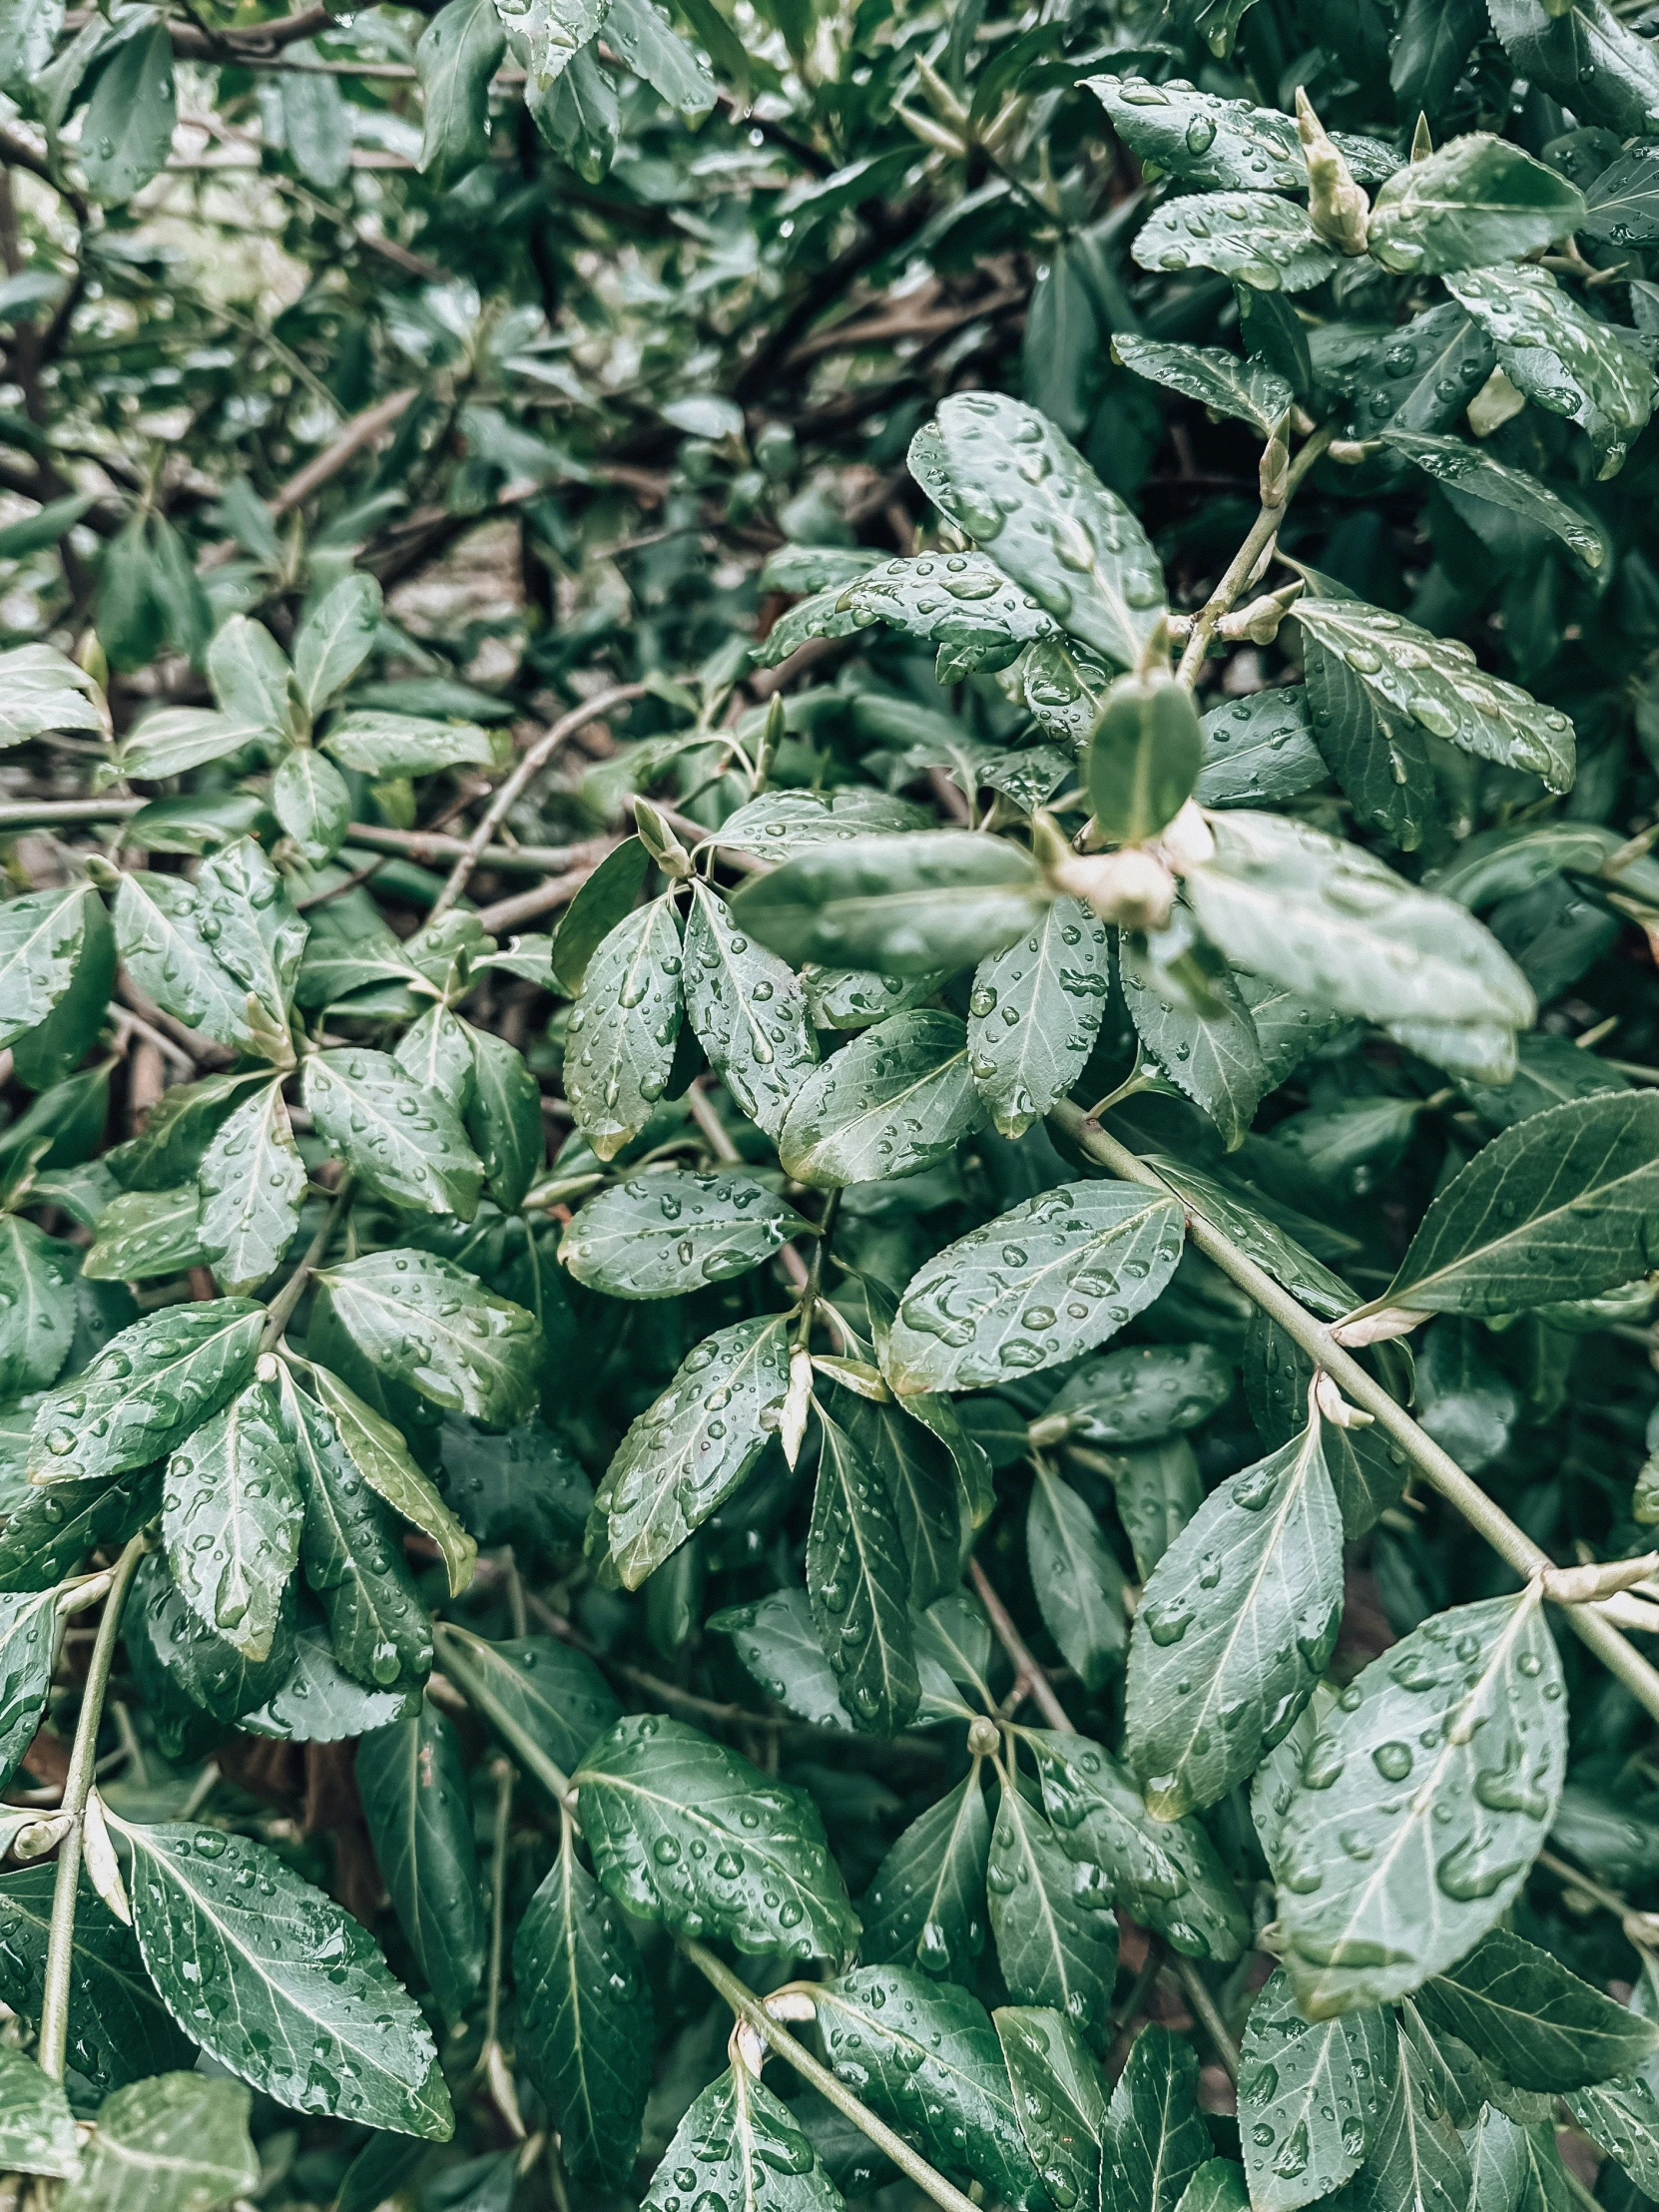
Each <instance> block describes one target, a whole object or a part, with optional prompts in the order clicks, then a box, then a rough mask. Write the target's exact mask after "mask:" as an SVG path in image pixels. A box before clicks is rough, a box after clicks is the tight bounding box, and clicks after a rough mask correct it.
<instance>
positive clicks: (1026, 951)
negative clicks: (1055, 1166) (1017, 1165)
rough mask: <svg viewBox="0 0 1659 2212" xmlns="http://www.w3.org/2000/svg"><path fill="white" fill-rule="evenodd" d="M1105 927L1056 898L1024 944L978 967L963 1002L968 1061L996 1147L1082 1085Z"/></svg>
mask: <svg viewBox="0 0 1659 2212" xmlns="http://www.w3.org/2000/svg"><path fill="white" fill-rule="evenodd" d="M1111 982H1112V966H1111V948H1110V945H1109V942H1108V936H1107V930H1106V925H1105V924H1104V922H1101V921H1097V920H1096V919H1095V917H1094V915H1093V914H1091V913H1090V912H1089V910H1088V908H1087V907H1086V906H1084V905H1083V904H1082V903H1081V901H1079V900H1078V899H1075V898H1057V899H1056V900H1055V901H1054V903H1053V905H1052V906H1050V907H1049V909H1048V912H1047V913H1046V914H1045V915H1044V916H1043V917H1042V918H1041V919H1040V920H1039V921H1038V922H1037V924H1036V926H1035V928H1034V929H1033V930H1032V932H1031V934H1030V935H1028V936H1025V937H1021V938H1019V939H1017V940H1016V941H1015V942H1014V943H1013V944H1011V945H1010V946H1009V947H1008V948H1007V950H1006V951H1004V952H997V953H993V954H992V955H991V956H990V957H989V958H987V959H984V960H981V961H980V963H979V965H978V968H977V969H976V970H975V972H974V977H973V995H972V997H971V998H970V999H969V1001H968V1061H969V1065H970V1066H971V1068H972V1071H973V1080H974V1084H975V1086H976V1088H977V1089H978V1092H979V1096H980V1097H981V1098H982V1099H983V1100H984V1102H985V1105H986V1107H987V1108H988V1109H989V1112H990V1117H991V1121H992V1123H993V1124H994V1126H995V1127H996V1129H997V1130H998V1131H999V1132H1000V1134H1001V1135H1003V1136H1004V1137H1020V1136H1023V1135H1024V1134H1025V1132H1026V1130H1027V1129H1028V1128H1029V1127H1030V1126H1031V1124H1032V1122H1034V1121H1036V1120H1038V1119H1039V1118H1040V1117H1041V1116H1042V1115H1043V1114H1046V1113H1047V1112H1048V1110H1049V1108H1050V1107H1051V1106H1052V1105H1053V1104H1054V1102H1055V1100H1056V1099H1058V1098H1063V1097H1064V1096H1065V1095H1066V1093H1067V1092H1068V1091H1069V1090H1070V1089H1071V1087H1072V1085H1073V1084H1074V1083H1075V1082H1076V1081H1077V1080H1078V1078H1079V1077H1080V1076H1081V1075H1082V1072H1083V1068H1084V1064H1085V1063H1086V1061H1087V1060H1088V1057H1089V1054H1090V1053H1091V1052H1092V1051H1093V1049H1094V1043H1095V1038H1096V1037H1097V1035H1098V1034H1099V1030H1100V1021H1101V1016H1102V1013H1103V1011H1104V1009H1105V1003H1106V996H1107V993H1108V991H1109V990H1110V989H1111Z"/></svg>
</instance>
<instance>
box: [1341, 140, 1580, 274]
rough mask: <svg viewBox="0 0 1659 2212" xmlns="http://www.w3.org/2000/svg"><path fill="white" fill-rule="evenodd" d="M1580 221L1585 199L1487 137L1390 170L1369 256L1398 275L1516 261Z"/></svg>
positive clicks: (1554, 174) (1449, 144) (1376, 208)
mask: <svg viewBox="0 0 1659 2212" xmlns="http://www.w3.org/2000/svg"><path fill="white" fill-rule="evenodd" d="M1583 220H1584V196H1583V194H1582V193H1581V192H1580V191H1579V190H1578V188H1577V186H1576V185H1573V184H1569V183H1568V181H1567V179H1566V178H1565V177H1563V176H1562V175H1561V174H1560V172H1559V171H1558V170H1554V169H1550V168H1549V167H1547V166H1546V164H1544V163H1543V162H1540V161H1535V160H1534V159H1533V158H1532V156H1531V155H1530V154H1526V153H1523V152H1522V151H1521V149H1520V148H1519V147H1518V146H1508V145H1505V144H1504V142H1503V140H1501V139H1496V138H1493V137H1492V136H1491V134H1490V132H1487V131H1471V132H1470V133H1469V134H1468V135H1467V136H1466V137H1464V138H1454V139H1448V140H1447V141H1446V143H1445V144H1444V145H1443V146H1437V147H1436V148H1435V149H1434V151H1433V153H1431V154H1429V155H1428V156H1427V157H1426V158H1425V159H1424V160H1422V161H1420V162H1408V163H1407V164H1406V166H1405V167H1404V168H1403V169H1396V170H1395V171H1394V173H1393V175H1392V176H1391V177H1390V178H1389V179H1388V181H1387V183H1386V184H1385V185H1384V186H1383V189H1382V191H1381V192H1380V193H1379V194H1378V195H1377V198H1376V200H1375V201H1374V202H1373V204H1372V211H1371V222H1370V227H1369V228H1370V243H1371V251H1372V253H1373V254H1374V255H1375V256H1376V257H1377V259H1378V260H1379V261H1380V262H1381V263H1382V264H1383V268H1384V269H1386V270H1391V271H1393V272H1394V273H1395V274H1396V275H1410V276H1419V277H1421V276H1429V275H1432V274H1435V273H1437V272H1439V271H1442V270H1448V269H1480V268H1483V267H1484V266H1486V265H1487V264H1488V263H1492V262H1518V261H1522V260H1524V259H1525V257H1526V256H1527V255H1528V254H1531V253H1535V252H1536V251H1537V250H1538V248H1540V247H1544V246H1552V245H1553V244H1554V243H1555V241H1556V240H1557V239H1564V238H1567V237H1569V236H1570V235H1571V233H1572V232H1574V231H1576V230H1577V229H1578V227H1579V225H1580V224H1581V223H1582V222H1583Z"/></svg>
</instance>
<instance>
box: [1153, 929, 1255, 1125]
mask: <svg viewBox="0 0 1659 2212" xmlns="http://www.w3.org/2000/svg"><path fill="white" fill-rule="evenodd" d="M1118 973H1119V975H1120V976H1121V977H1122V979H1123V996H1124V1001H1125V1003H1126V1004H1127V1006H1128V1008H1129V1015H1130V1019H1131V1020H1132V1021H1133V1022H1134V1024H1135V1031H1136V1034H1137V1035H1138V1036H1139V1038H1140V1040H1141V1042H1142V1043H1143V1044H1144V1045H1145V1047H1146V1049H1147V1051H1148V1052H1149V1053H1150V1054H1151V1056H1152V1058H1153V1059H1154V1060H1155V1061H1156V1062H1157V1064H1158V1066H1159V1067H1160V1068H1161V1069H1162V1070H1163V1072H1164V1074H1165V1075H1167V1076H1168V1077H1169V1079H1170V1081H1171V1082H1172V1083H1173V1084H1174V1085H1175V1087H1176V1089H1177V1090H1180V1091H1184V1092H1185V1093H1186V1095H1187V1096H1188V1097H1189V1098H1190V1099H1191V1100H1192V1101H1193V1104H1194V1105H1195V1106H1200V1107H1202V1108H1203V1110H1204V1112H1205V1113H1207V1114H1208V1115H1209V1117H1210V1119H1211V1120H1212V1121H1213V1122H1214V1123H1215V1125H1216V1127H1217V1129H1218V1130H1219V1131H1220V1132H1221V1138H1222V1142H1223V1143H1224V1144H1225V1145H1226V1146H1227V1148H1228V1150H1229V1151H1230V1152H1231V1151H1236V1150H1237V1149H1238V1147H1239V1146H1240V1145H1241V1144H1242V1143H1243V1142H1244V1140H1245V1138H1246V1137H1247V1136H1248V1135H1249V1134H1250V1125H1251V1123H1252V1122H1253V1121H1254V1119H1255V1118H1256V1109H1257V1107H1258V1106H1259V1105H1260V1104H1261V1102H1262V1099H1263V1096H1264V1094H1265V1093H1266V1091H1267V1089H1268V1071H1267V1068H1266V1067H1265V1065H1264V1064H1263V1060H1262V1047H1261V1043H1260V1041H1259V1039H1258V1038H1257V1035H1256V1024H1255V1021H1254V1020H1253V1019H1252V1017H1251V1012H1250V1008H1249V1007H1248V1006H1247V1005H1246V1003H1245V1001H1244V998H1243V996H1242V995H1241V993H1240V991H1239V987H1238V985H1237V983H1236V982H1235V981H1234V979H1233V977H1232V976H1231V975H1230V974H1228V973H1227V972H1226V971H1225V970H1223V971H1222V972H1221V973H1220V974H1217V975H1210V976H1206V978H1205V984H1206V988H1207V990H1208V992H1209V995H1210V998H1211V1001H1212V1003H1211V1005H1210V1007H1208V1008H1203V1007H1189V1006H1184V1005H1183V1004H1182V1003H1181V1001H1180V999H1179V998H1178V997H1177V996H1176V994H1175V993H1174V991H1173V990H1172V989H1171V988H1170V985H1169V983H1168V981H1167V980H1166V979H1165V977H1164V976H1163V975H1161V974H1160V972H1159V969H1158V965H1157V961H1156V959H1155V957H1154V956H1153V954H1152V951H1151V948H1150V947H1149V945H1148V942H1147V939H1146V938H1145V937H1143V936H1142V935H1141V934H1140V933H1139V931H1136V930H1127V929H1126V930H1121V931H1120V932H1119V934H1118Z"/></svg>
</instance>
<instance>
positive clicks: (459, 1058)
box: [392, 1005, 539, 1127]
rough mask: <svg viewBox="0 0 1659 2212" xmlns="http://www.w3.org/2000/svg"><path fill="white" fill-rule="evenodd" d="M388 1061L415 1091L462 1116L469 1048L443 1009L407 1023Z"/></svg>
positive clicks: (465, 1033)
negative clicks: (438, 1099)
mask: <svg viewBox="0 0 1659 2212" xmlns="http://www.w3.org/2000/svg"><path fill="white" fill-rule="evenodd" d="M392 1058H393V1059H394V1060H395V1061H396V1062H397V1064H398V1066H399V1067H400V1068H401V1069H402V1070H403V1072H404V1074H405V1075H406V1076H408V1077H409V1079H410V1080H411V1082H413V1083H414V1084H415V1086H416V1087H417V1088H418V1089H420V1090H423V1091H436V1092H438V1093H439V1095H440V1096H441V1097H442V1098H443V1100H444V1101H445V1103H446V1104H447V1105H449V1106H452V1107H453V1108H454V1110H455V1112H456V1114H457V1115H462V1114H464V1113H465V1112H466V1109H467V1107H468V1105H469V1104H470V1103H471V1099H472V1089H473V1075H472V1065H473V1054H472V1044H471V1041H470V1033H469V1030H468V1027H467V1025H466V1024H465V1023H464V1022H462V1021H461V1020H460V1018H459V1017H458V1016H457V1015H455V1014H452V1013H451V1012H450V1010H449V1008H448V1007H447V1006H442V1005H437V1006H428V1007H427V1009H426V1011H425V1013H423V1014H422V1015H421V1016H420V1017H419V1019H418V1020H416V1021H413V1022H411V1023H410V1024H409V1026H408V1028H407V1029H405V1030H404V1032H403V1034H402V1036H401V1037H399V1039H398V1040H397V1049H396V1051H395V1052H394V1053H393V1054H392ZM538 1127H539V1121H538Z"/></svg>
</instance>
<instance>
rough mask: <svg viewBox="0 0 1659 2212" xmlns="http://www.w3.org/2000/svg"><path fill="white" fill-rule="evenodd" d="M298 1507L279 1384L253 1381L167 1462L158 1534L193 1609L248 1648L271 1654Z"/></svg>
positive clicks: (250, 1653)
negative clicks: (279, 1416)
mask: <svg viewBox="0 0 1659 2212" xmlns="http://www.w3.org/2000/svg"><path fill="white" fill-rule="evenodd" d="M303 1513H304V1501H303V1499H302V1497H301V1495H300V1489H299V1481H298V1470H297V1468H296V1466H295V1463H294V1456H293V1447H292V1445H291V1443H290V1442H289V1440H288V1439H287V1437H286V1436H284V1435H283V1433H282V1431H281V1428H280V1426H279V1424H278V1420H277V1393H276V1392H275V1390H274V1389H272V1387H271V1386H270V1384H269V1383H255V1384H254V1385H253V1386H252V1388H250V1389H246V1390H244V1391H243V1392H242V1393H241V1395H240V1396H238V1397H235V1398H233V1399H232V1400H231V1402H230V1404H229V1405H227V1406H225V1407H224V1408H223V1410H222V1411H220V1412H218V1413H216V1414H215V1415H214V1416H213V1418H212V1419H211V1420H209V1421H207V1422H206V1423H205V1424H204V1425H203V1426H202V1427H201V1428H199V1429H198V1430H197V1431H196V1433H195V1435H193V1436H192V1437H190V1439H189V1440H188V1442H187V1443H186V1444H185V1445H184V1446H183V1447H182V1448H181V1449H179V1450H177V1451H175V1452H174V1453H173V1455H172V1457H171V1458H170V1459H169V1460H168V1463H167V1479H166V1488H165V1490H164V1493H163V1497H162V1537H163V1541H164V1542H165V1544H166V1546H167V1559H168V1565H169V1566H170V1567H171V1569H172V1571H173V1579H174V1581H175V1582H176V1583H177V1584H178V1586H179V1589H180V1590H181V1591H182V1592H183V1594H184V1597H185V1599H186V1602H187V1603H188V1604H189V1606H190V1608H191V1610H192V1612H193V1613H195V1614H196V1616H197V1618H198V1619H199V1620H200V1621H201V1622H202V1623H203V1625H204V1626H205V1627H207V1628H211V1629H212V1630H213V1631H214V1633H215V1634H216V1635H219V1636H223V1637H224V1638H225V1639H226V1641H227V1642H228V1643H230V1644H231V1645H233V1646H234V1647H235V1648H236V1649H237V1650H238V1651H240V1652H242V1653H243V1654H244V1656H245V1657H247V1658H249V1659H253V1660H259V1659H265V1658H267V1657H269V1655H270V1652H271V1647H272V1642H273V1639H274V1638H275V1636H276V1633H277V1619H278V1617H279V1615H280V1612H281V1609H282V1601H283V1595H284V1593H285V1591H286V1589H287V1585H288V1580H289V1577H290V1576H291V1575H292V1573H293V1570H294V1566H295V1564H296V1563H297V1561H298V1557H299V1527H300V1521H301V1519H302V1517H303Z"/></svg>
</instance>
